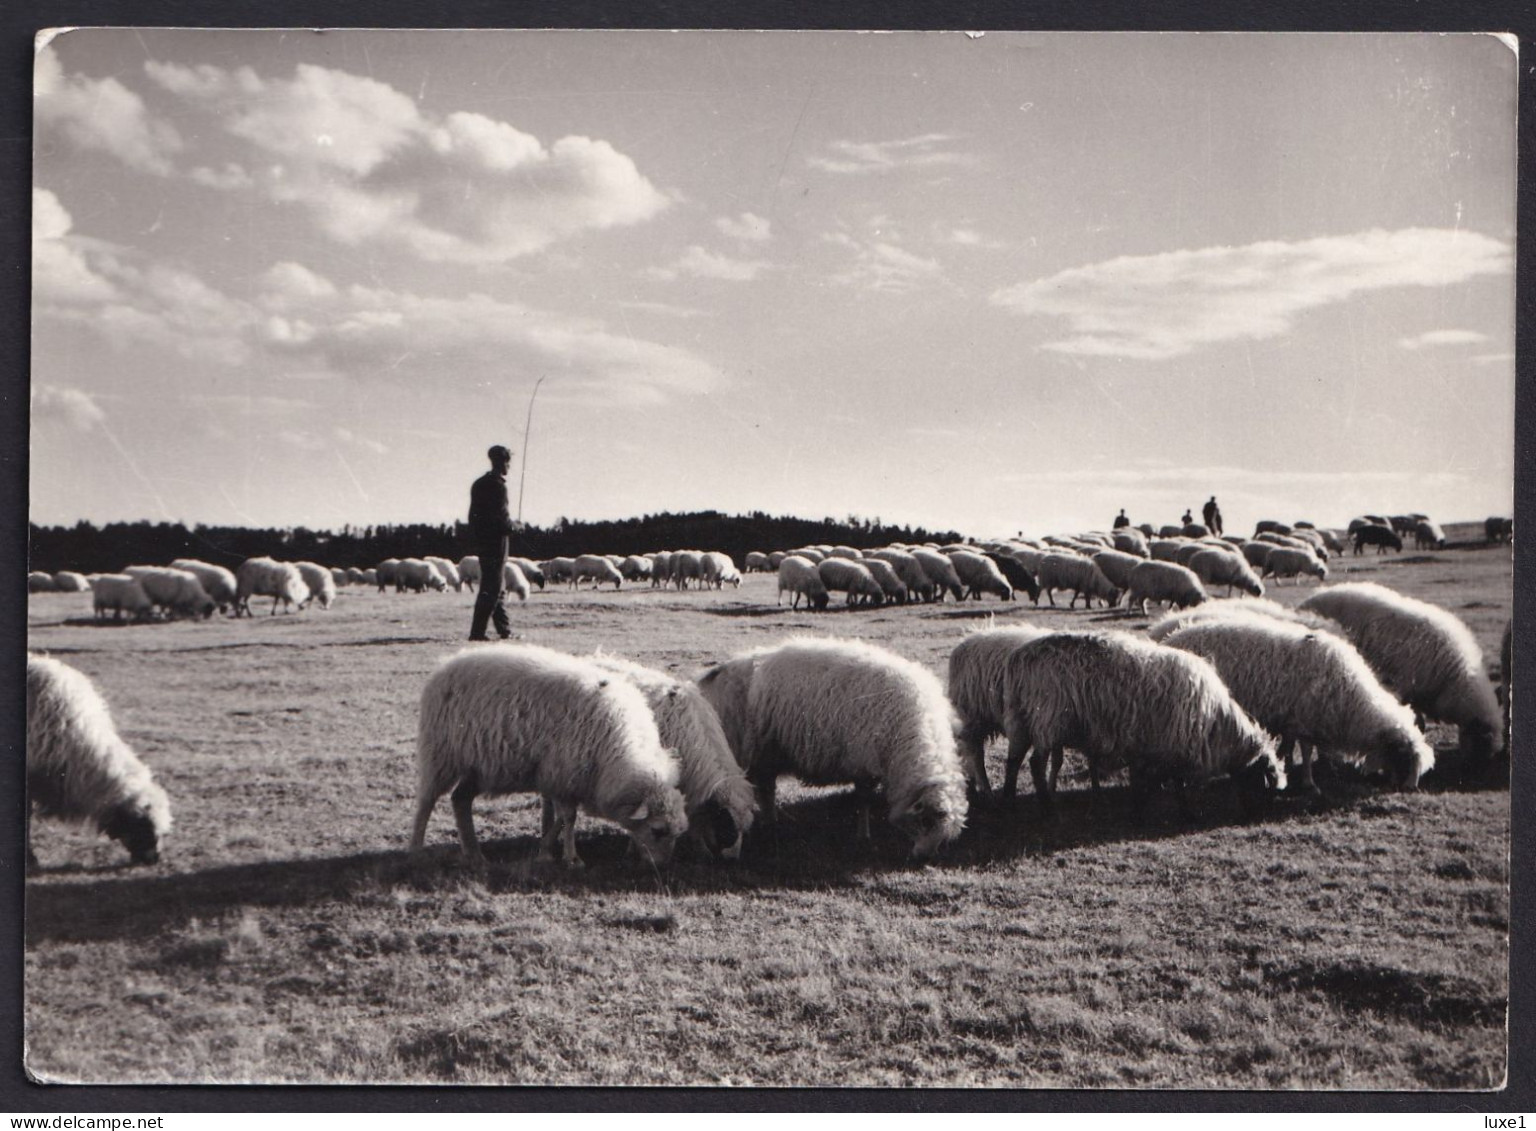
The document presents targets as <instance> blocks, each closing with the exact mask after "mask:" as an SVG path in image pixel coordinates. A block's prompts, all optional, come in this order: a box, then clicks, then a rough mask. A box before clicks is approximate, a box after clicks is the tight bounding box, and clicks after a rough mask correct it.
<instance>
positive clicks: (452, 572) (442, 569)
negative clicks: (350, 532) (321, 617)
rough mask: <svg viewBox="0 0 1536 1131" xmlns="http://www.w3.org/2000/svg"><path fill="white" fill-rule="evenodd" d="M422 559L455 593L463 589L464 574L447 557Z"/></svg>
mask: <svg viewBox="0 0 1536 1131" xmlns="http://www.w3.org/2000/svg"><path fill="white" fill-rule="evenodd" d="M423 560H424V561H427V562H430V563H431V564H432V567H433V568H434V569H436V570H437V572H438V573H440V574H442V575H443V580H444V581H445V582H447V583H448V584H449V585H451V586H453V591H454V592H455V593H462V592H463V591H464V576H463V574H461V573H459V567H458V566H456V565H454V564H453V563H452V562H450V561H449V560H448V559H447V558H434V557H432V556H430V555H429V556H427V557H426V558H424V559H423ZM324 607H325V606H324V605H322V606H321V608H324Z"/></svg>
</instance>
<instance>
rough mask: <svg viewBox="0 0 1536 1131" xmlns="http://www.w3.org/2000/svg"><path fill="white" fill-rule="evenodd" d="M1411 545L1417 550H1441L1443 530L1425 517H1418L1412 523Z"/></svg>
mask: <svg viewBox="0 0 1536 1131" xmlns="http://www.w3.org/2000/svg"><path fill="white" fill-rule="evenodd" d="M1413 545H1414V548H1415V549H1417V550H1443V549H1445V531H1443V530H1441V529H1440V527H1439V525H1438V524H1437V523H1433V522H1430V521H1429V519H1427V518H1424V519H1420V520H1419V521H1418V522H1416V523H1414V524H1413Z"/></svg>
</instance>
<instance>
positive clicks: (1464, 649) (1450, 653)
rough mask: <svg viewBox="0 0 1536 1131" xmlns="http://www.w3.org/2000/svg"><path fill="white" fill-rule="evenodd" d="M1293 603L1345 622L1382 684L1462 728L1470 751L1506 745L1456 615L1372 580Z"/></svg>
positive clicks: (1477, 652)
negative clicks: (1299, 602) (1298, 603)
mask: <svg viewBox="0 0 1536 1131" xmlns="http://www.w3.org/2000/svg"><path fill="white" fill-rule="evenodd" d="M1298 607H1299V608H1301V609H1305V610H1307V611H1310V612H1315V613H1321V614H1322V615H1323V616H1325V617H1329V618H1331V619H1333V620H1335V621H1338V622H1339V624H1341V625H1343V626H1344V631H1345V633H1346V634H1347V635H1348V636H1349V639H1350V641H1351V643H1353V644H1354V646H1355V647H1356V648H1358V649H1359V650H1360V654H1361V655H1363V656H1364V657H1365V659H1366V662H1367V663H1368V664H1370V665H1371V668H1372V670H1374V671H1375V672H1376V674H1377V676H1378V677H1380V679H1381V682H1382V683H1384V684H1385V685H1386V687H1387V690H1389V691H1391V692H1392V693H1393V694H1394V695H1396V696H1397V697H1398V698H1399V699H1401V700H1402V701H1403V702H1405V703H1407V704H1408V705H1409V706H1410V707H1412V708H1413V710H1414V712H1415V713H1416V714H1417V715H1419V716H1421V717H1422V718H1429V719H1436V720H1438V721H1440V722H1446V723H1452V724H1454V725H1455V726H1456V727H1457V728H1459V731H1460V739H1461V748H1462V750H1463V751H1465V752H1466V753H1467V754H1468V755H1469V756H1470V757H1472V758H1475V759H1482V758H1486V757H1488V756H1489V755H1492V754H1496V753H1498V752H1499V751H1500V750H1502V749H1503V748H1504V745H1503V725H1502V719H1501V717H1500V713H1499V703H1498V698H1497V697H1496V696H1495V695H1494V691H1493V684H1492V682H1491V681H1490V680H1489V678H1488V673H1487V668H1486V667H1485V666H1484V663H1483V650H1482V648H1481V647H1480V646H1479V645H1478V643H1477V638H1476V637H1474V636H1473V635H1472V630H1471V629H1469V628H1468V627H1467V626H1466V625H1465V624H1464V623H1462V621H1461V619H1460V618H1459V617H1457V616H1456V615H1455V614H1454V613H1452V612H1449V611H1448V610H1446V609H1442V608H1441V607H1440V606H1439V605H1432V604H1430V603H1429V602H1428V601H1419V600H1415V599H1414V598H1412V597H1405V596H1404V595H1403V594H1401V593H1398V592H1396V591H1395V590H1392V589H1388V588H1387V587H1386V586H1384V585H1377V584H1375V583H1373V582H1369V581H1362V582H1355V583H1353V584H1347V585H1331V586H1327V587H1326V588H1322V589H1319V590H1318V591H1317V592H1315V593H1313V594H1312V595H1311V596H1310V597H1308V598H1307V599H1306V600H1305V601H1303V602H1302V603H1301V604H1300V606H1298Z"/></svg>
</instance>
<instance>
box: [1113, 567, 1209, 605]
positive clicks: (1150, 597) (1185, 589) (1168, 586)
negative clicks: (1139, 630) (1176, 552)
mask: <svg viewBox="0 0 1536 1131" xmlns="http://www.w3.org/2000/svg"><path fill="white" fill-rule="evenodd" d="M1207 597H1208V594H1207V593H1206V591H1205V586H1203V585H1201V584H1200V578H1199V577H1197V576H1196V575H1195V572H1194V571H1193V570H1191V569H1189V568H1187V567H1185V566H1181V565H1177V564H1175V563H1174V562H1157V561H1151V562H1141V563H1139V564H1138V565H1137V566H1136V568H1135V569H1133V570H1131V583H1130V586H1129V587H1128V592H1127V593H1126V598H1125V607H1126V611H1127V612H1134V611H1135V609H1136V607H1137V606H1138V605H1140V606H1141V612H1142V615H1143V616H1145V615H1147V602H1148V601H1153V602H1157V603H1159V604H1161V603H1162V602H1164V601H1166V602H1168V605H1169V607H1170V608H1178V609H1187V608H1189V607H1190V606H1191V605H1198V604H1201V603H1202V602H1204V601H1205V600H1206V599H1207Z"/></svg>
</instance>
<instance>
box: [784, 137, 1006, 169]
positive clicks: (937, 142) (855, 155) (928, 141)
mask: <svg viewBox="0 0 1536 1131" xmlns="http://www.w3.org/2000/svg"><path fill="white" fill-rule="evenodd" d="M956 140H958V139H957V138H956V136H955V135H953V134H942V133H935V134H922V135H921V136H918V137H909V138H902V139H900V140H898V141H834V142H832V143H831V144H830V145H829V146H828V147H827V148H829V149H830V150H831V151H832V153H833V154H835V156H831V157H821V156H817V157H808V158H807V159H806V163H807V164H808V165H810V166H811V167H812V168H813V169H820V170H822V171H823V172H826V173H853V174H857V173H886V172H890V171H892V170H895V169H920V168H930V167H933V166H936V165H950V166H963V165H974V164H976V158H975V157H974V156H973V155H971V154H968V153H962V152H959V151H957V150H955V149H952V148H950V147H949V143H950V142H953V141H956Z"/></svg>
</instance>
